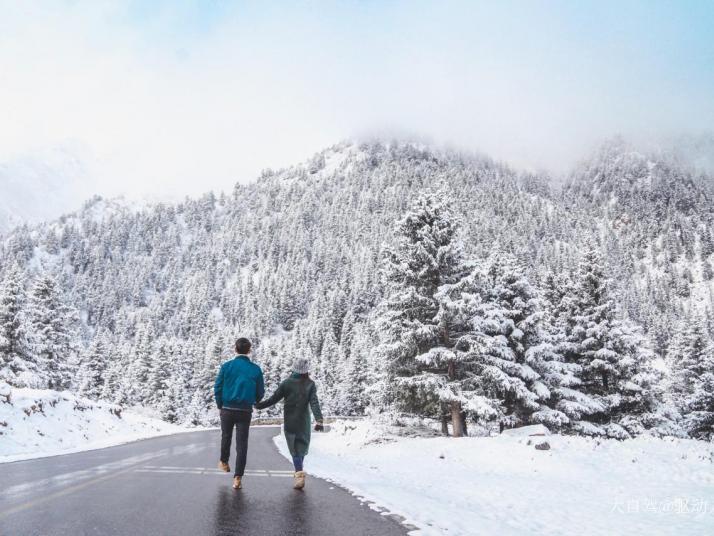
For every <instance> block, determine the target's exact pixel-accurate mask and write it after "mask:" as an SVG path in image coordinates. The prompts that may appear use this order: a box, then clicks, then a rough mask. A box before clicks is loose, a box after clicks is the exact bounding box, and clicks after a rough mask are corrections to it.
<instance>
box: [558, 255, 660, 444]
mask: <svg viewBox="0 0 714 536" xmlns="http://www.w3.org/2000/svg"><path fill="white" fill-rule="evenodd" d="M571 318H572V320H571V322H572V323H571V325H570V330H569V333H568V337H567V339H566V343H565V346H564V347H565V348H566V349H567V357H568V359H569V360H570V361H571V362H574V363H576V364H578V365H580V366H581V367H582V373H581V378H580V379H581V381H582V385H581V387H580V390H581V391H582V392H583V393H585V394H586V395H589V396H590V397H592V398H593V399H594V400H596V401H597V402H599V403H600V404H601V405H602V410H601V411H598V412H593V413H592V414H590V415H586V416H585V419H584V420H586V421H588V423H583V422H582V421H579V422H575V423H573V427H574V428H575V429H576V430H579V431H582V432H584V433H590V432H592V433H605V434H607V435H608V436H611V437H616V438H625V437H630V436H631V435H636V434H638V433H640V432H642V431H643V430H644V427H645V426H646V425H647V424H648V420H651V419H652V412H654V411H655V410H656V404H657V401H656V400H655V398H654V397H655V391H654V389H653V384H655V383H656V381H657V378H656V374H655V371H654V370H653V369H652V366H651V360H652V357H653V355H652V353H651V351H650V350H649V343H648V341H647V340H646V338H645V337H644V336H643V335H642V333H641V330H639V328H637V327H636V326H634V325H633V324H632V323H631V322H630V321H628V320H627V319H625V318H622V315H621V314H620V312H619V311H618V309H617V307H616V306H615V303H614V300H613V298H612V296H611V294H610V289H609V280H608V278H607V275H606V273H605V269H604V267H603V263H602V257H601V255H600V253H599V251H598V250H597V249H596V248H594V247H592V246H590V247H588V248H587V249H586V251H585V252H584V254H583V256H582V258H581V261H580V264H579V267H578V272H577V276H576V281H575V288H574V299H573V302H572V317H571Z"/></svg>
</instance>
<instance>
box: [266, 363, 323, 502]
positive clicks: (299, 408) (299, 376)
mask: <svg viewBox="0 0 714 536" xmlns="http://www.w3.org/2000/svg"><path fill="white" fill-rule="evenodd" d="M292 370H293V373H292V374H291V375H290V377H289V378H288V379H287V380H285V381H284V382H283V383H281V384H280V386H279V387H278V388H277V389H276V391H275V393H273V395H272V396H271V397H270V398H268V399H267V400H263V401H262V402H260V403H258V404H256V405H255V407H256V408H257V409H265V408H269V407H270V406H272V405H274V404H277V403H278V402H280V401H281V400H282V399H285V405H284V408H283V417H284V418H283V430H284V431H285V439H286V440H287V442H288V449H290V455H291V456H292V457H293V465H294V466H295V485H294V486H293V487H294V488H295V489H302V488H304V487H305V471H303V459H304V458H305V456H306V455H307V451H308V449H309V447H310V409H312V414H313V415H314V416H315V421H316V423H315V431H318V432H321V431H322V430H323V426H322V412H321V411H320V402H319V401H318V399H317V387H316V386H315V382H313V381H312V380H311V379H310V376H309V375H308V362H307V359H305V358H298V359H296V360H295V361H294V362H293V367H292Z"/></svg>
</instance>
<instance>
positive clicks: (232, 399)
mask: <svg viewBox="0 0 714 536" xmlns="http://www.w3.org/2000/svg"><path fill="white" fill-rule="evenodd" d="M250 347H251V344H250V341H249V340H248V339H246V338H244V337H241V338H240V339H238V340H237V341H236V352H237V353H238V355H237V356H236V357H234V358H233V359H231V360H230V361H227V362H225V363H223V365H222V366H221V370H220V371H219V372H218V377H217V378H216V385H215V387H214V390H213V391H214V394H215V396H216V405H217V406H218V409H219V410H220V413H221V461H220V462H218V468H219V469H221V470H222V471H225V472H226V473H228V472H230V470H231V468H230V466H229V465H228V458H229V457H230V454H231V436H232V435H233V427H235V429H236V470H235V474H234V477H233V488H234V489H240V487H241V479H242V478H243V472H244V471H245V461H246V458H247V455H248V432H249V431H250V419H251V417H252V415H253V405H254V404H256V403H257V402H260V401H261V399H262V398H263V395H264V394H265V386H264V383H263V371H262V370H261V369H260V367H259V366H258V365H256V364H255V363H253V362H252V361H251V360H250V358H249V357H248V354H249V353H250Z"/></svg>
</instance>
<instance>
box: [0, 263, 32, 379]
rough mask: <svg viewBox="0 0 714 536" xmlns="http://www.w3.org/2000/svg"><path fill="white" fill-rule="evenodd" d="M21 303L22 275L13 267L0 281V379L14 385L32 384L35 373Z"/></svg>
mask: <svg viewBox="0 0 714 536" xmlns="http://www.w3.org/2000/svg"><path fill="white" fill-rule="evenodd" d="M24 301H25V289H24V281H23V272H22V271H21V270H20V268H19V267H18V266H13V267H11V268H10V269H9V270H8V271H7V273H6V274H5V277H3V278H2V281H1V282H0V380H4V381H6V382H8V383H10V384H14V385H34V383H35V382H36V378H37V373H38V368H37V363H36V361H35V358H34V354H33V353H32V350H31V349H30V347H29V344H28V333H27V325H26V324H25V323H24V322H23V316H22V313H23V305H24Z"/></svg>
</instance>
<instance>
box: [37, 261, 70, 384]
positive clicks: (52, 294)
mask: <svg viewBox="0 0 714 536" xmlns="http://www.w3.org/2000/svg"><path fill="white" fill-rule="evenodd" d="M27 319H28V323H29V329H30V330H31V332H30V338H31V341H32V342H31V348H32V350H33V353H34V354H35V359H37V365H38V371H37V377H38V379H39V380H40V383H41V384H42V385H43V386H44V387H47V388H49V389H56V390H61V389H65V388H67V387H68V386H69V385H70V383H71V382H72V377H73V374H74V372H75V370H74V366H73V364H72V363H73V358H74V353H75V352H76V337H77V324H78V322H79V318H78V315H77V312H76V311H75V310H74V309H72V308H71V307H69V306H67V305H65V304H64V303H63V300H62V297H61V295H60V290H59V288H58V285H57V281H56V280H55V279H54V277H52V276H50V275H47V274H43V275H40V276H38V277H37V279H36V280H35V283H34V285H33V287H32V290H31V291H30V295H29V299H28V307H27Z"/></svg>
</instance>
